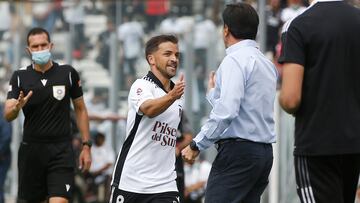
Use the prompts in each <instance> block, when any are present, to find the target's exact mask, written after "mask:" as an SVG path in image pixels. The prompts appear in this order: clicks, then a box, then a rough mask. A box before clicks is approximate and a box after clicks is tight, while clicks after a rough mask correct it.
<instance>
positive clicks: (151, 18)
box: [145, 0, 170, 32]
mask: <svg viewBox="0 0 360 203" xmlns="http://www.w3.org/2000/svg"><path fill="white" fill-rule="evenodd" d="M145 3H146V5H145V8H146V9H145V12H146V15H147V17H146V19H147V25H148V27H147V28H146V30H147V32H150V31H152V30H154V29H155V26H156V25H157V24H158V23H159V22H160V20H161V18H162V17H163V16H166V15H167V14H168V13H169V8H170V2H169V0H146V2H145Z"/></svg>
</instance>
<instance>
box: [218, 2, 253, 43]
mask: <svg viewBox="0 0 360 203" xmlns="http://www.w3.org/2000/svg"><path fill="white" fill-rule="evenodd" d="M222 17H223V21H224V25H227V27H228V28H229V31H230V33H231V34H232V35H233V36H234V37H235V38H237V39H253V40H254V39H255V38H256V34H257V30H258V25H259V16H258V14H257V13H256V11H255V9H254V8H253V7H252V6H251V5H250V4H246V3H234V4H228V5H226V8H225V10H224V11H223V13H222Z"/></svg>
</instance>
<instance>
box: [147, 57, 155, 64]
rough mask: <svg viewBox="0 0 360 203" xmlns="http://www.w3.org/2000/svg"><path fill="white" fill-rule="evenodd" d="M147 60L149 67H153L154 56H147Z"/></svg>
mask: <svg viewBox="0 0 360 203" xmlns="http://www.w3.org/2000/svg"><path fill="white" fill-rule="evenodd" d="M147 59H148V61H149V64H150V65H155V57H154V55H152V54H149V55H148V56H147Z"/></svg>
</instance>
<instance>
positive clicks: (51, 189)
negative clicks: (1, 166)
mask: <svg viewBox="0 0 360 203" xmlns="http://www.w3.org/2000/svg"><path fill="white" fill-rule="evenodd" d="M30 90H32V91H33V95H32V98H31V99H30V100H29V101H28V103H27V104H26V105H25V106H24V107H23V113H24V115H25V121H24V131H23V133H24V134H23V142H21V146H20V149H19V159H18V167H19V191H18V195H19V199H26V200H33V201H42V200H44V199H43V198H44V197H51V196H61V197H66V198H70V197H71V191H72V188H73V185H74V172H75V171H74V169H75V157H74V154H73V149H72V144H71V140H72V135H71V131H70V123H71V122H70V100H71V99H76V98H79V97H81V96H82V95H83V92H82V88H81V84H80V79H79V75H78V73H77V71H76V70H75V69H74V68H73V67H71V66H69V65H59V64H58V63H55V62H53V67H52V68H50V69H49V70H48V71H46V72H44V73H41V72H38V71H35V70H34V68H33V65H30V66H27V67H23V68H20V69H19V70H17V71H15V72H14V74H13V75H12V78H11V80H10V89H9V92H8V96H7V98H8V99H12V98H13V99H17V98H18V96H19V93H20V91H23V92H24V94H25V95H27V94H28V92H29V91H30Z"/></svg>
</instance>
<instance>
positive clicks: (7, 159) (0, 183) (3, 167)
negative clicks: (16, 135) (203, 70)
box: [0, 104, 12, 203]
mask: <svg viewBox="0 0 360 203" xmlns="http://www.w3.org/2000/svg"><path fill="white" fill-rule="evenodd" d="M3 108H4V106H3V104H0V115H1V117H0V203H4V202H5V200H4V184H5V179H6V175H7V172H8V170H9V168H10V163H11V150H10V143H11V133H12V127H11V123H9V122H7V121H5V119H4V117H3V116H2V115H3Z"/></svg>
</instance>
